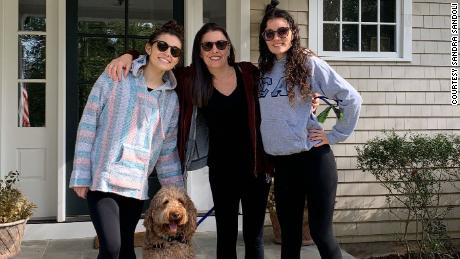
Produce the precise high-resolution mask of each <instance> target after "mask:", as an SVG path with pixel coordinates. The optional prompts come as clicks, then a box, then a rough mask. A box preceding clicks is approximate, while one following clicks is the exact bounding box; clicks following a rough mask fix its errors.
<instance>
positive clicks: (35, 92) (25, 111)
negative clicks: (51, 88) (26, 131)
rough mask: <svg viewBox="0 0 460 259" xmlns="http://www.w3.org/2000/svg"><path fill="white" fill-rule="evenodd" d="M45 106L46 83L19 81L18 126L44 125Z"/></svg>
mask: <svg viewBox="0 0 460 259" xmlns="http://www.w3.org/2000/svg"><path fill="white" fill-rule="evenodd" d="M45 107H46V87H45V84H44V83H19V85H18V127H44V126H45Z"/></svg>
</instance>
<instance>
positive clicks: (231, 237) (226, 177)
mask: <svg viewBox="0 0 460 259" xmlns="http://www.w3.org/2000/svg"><path fill="white" fill-rule="evenodd" d="M209 183H210V185H211V192H212V198H213V201H214V208H215V217H216V228H217V259H236V258H237V256H236V241H237V238H238V211H239V204H240V200H241V206H242V210H243V239H244V244H245V258H246V259H263V258H264V240H263V228H264V220H265V210H266V206H267V197H268V191H269V188H270V183H269V182H267V179H266V177H265V175H264V174H261V175H259V176H258V177H257V178H256V177H255V176H254V175H253V174H252V173H251V172H248V170H231V169H229V168H225V169H223V168H222V169H220V170H219V169H217V168H215V167H210V168H209Z"/></svg>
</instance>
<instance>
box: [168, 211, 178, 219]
mask: <svg viewBox="0 0 460 259" xmlns="http://www.w3.org/2000/svg"><path fill="white" fill-rule="evenodd" d="M170 217H171V219H172V220H178V219H179V218H180V214H179V213H177V212H171V214H170Z"/></svg>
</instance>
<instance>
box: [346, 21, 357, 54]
mask: <svg viewBox="0 0 460 259" xmlns="http://www.w3.org/2000/svg"><path fill="white" fill-rule="evenodd" d="M342 30H343V35H342V49H343V51H358V25H357V24H344V25H343V27H342Z"/></svg>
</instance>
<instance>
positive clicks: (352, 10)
mask: <svg viewBox="0 0 460 259" xmlns="http://www.w3.org/2000/svg"><path fill="white" fill-rule="evenodd" d="M342 12H343V20H344V21H351V22H358V19H359V15H358V12H359V1H358V0H343V8H342Z"/></svg>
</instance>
